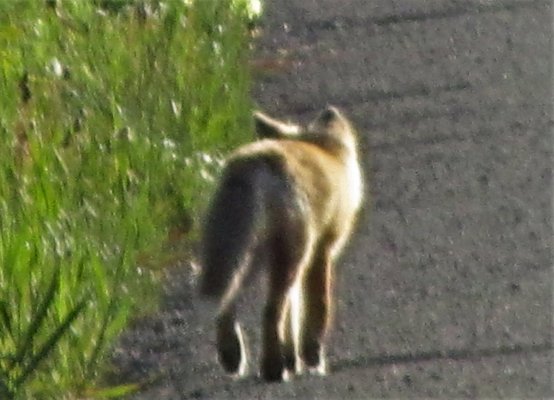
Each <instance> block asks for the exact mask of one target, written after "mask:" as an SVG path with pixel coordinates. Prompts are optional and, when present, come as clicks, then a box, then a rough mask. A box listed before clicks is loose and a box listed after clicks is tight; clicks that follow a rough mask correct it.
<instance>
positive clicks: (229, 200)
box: [199, 106, 363, 382]
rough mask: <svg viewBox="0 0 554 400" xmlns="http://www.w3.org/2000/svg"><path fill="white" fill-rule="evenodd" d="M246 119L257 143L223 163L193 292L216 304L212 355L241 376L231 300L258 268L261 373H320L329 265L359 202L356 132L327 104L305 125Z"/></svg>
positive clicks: (274, 377) (241, 345)
mask: <svg viewBox="0 0 554 400" xmlns="http://www.w3.org/2000/svg"><path fill="white" fill-rule="evenodd" d="M253 118H254V125H255V131H256V134H257V136H258V140H257V141H254V142H251V143H248V144H246V145H243V146H241V147H239V148H238V149H236V150H235V151H234V152H232V153H231V155H230V156H229V157H228V158H227V159H226V162H225V164H224V167H223V170H222V174H221V178H220V180H219V183H218V185H217V186H216V190H215V194H214V195H213V198H212V199H211V203H210V205H209V206H208V211H207V213H206V218H205V221H204V226H203V232H202V234H201V244H200V248H201V254H200V264H201V275H200V282H199V290H200V294H201V296H202V297H204V298H206V299H211V300H214V301H215V303H216V305H217V313H216V315H215V325H216V346H217V355H218V359H219V362H220V364H221V365H222V366H223V368H224V369H225V371H226V372H228V373H229V374H231V375H233V376H236V377H240V376H244V375H245V373H246V367H247V359H246V358H247V357H246V355H247V350H246V348H245V340H244V335H243V333H242V329H241V326H240V324H239V323H238V322H237V311H238V310H237V299H238V297H239V294H240V293H241V291H243V287H244V286H245V281H246V280H247V278H248V277H250V276H252V274H253V273H254V272H256V271H258V270H262V269H264V270H265V272H266V275H267V299H266V301H265V305H264V307H263V316H262V345H261V347H262V349H261V352H262V356H261V366H260V374H261V376H262V378H263V379H264V380H266V381H269V382H277V381H286V380H288V379H289V378H290V377H291V376H292V375H295V374H300V373H302V372H303V371H304V370H305V369H307V370H308V371H309V372H311V373H314V374H319V375H325V374H326V373H327V364H326V359H325V355H326V352H325V350H326V349H325V342H326V338H327V336H328V332H329V330H330V325H331V316H332V307H333V301H332V300H333V297H332V296H333V291H334V290H333V285H334V281H335V279H334V274H335V272H334V266H335V263H336V260H337V258H338V256H339V254H340V253H341V251H342V250H343V248H344V246H345V244H346V243H347V241H348V239H349V237H350V235H351V232H352V229H353V226H354V223H355V220H356V217H357V215H358V212H359V209H360V208H361V205H362V197H363V182H362V173H361V168H360V163H359V160H358V144H357V133H356V131H355V129H354V128H353V125H352V123H351V122H350V121H349V120H348V119H347V118H346V117H345V116H344V115H343V113H342V112H341V111H340V110H339V109H338V108H336V107H334V106H328V107H326V108H325V109H324V110H322V111H321V112H320V113H319V115H318V116H317V117H316V118H315V119H314V120H313V121H312V122H311V123H310V124H308V125H307V126H302V125H299V124H293V123H290V122H284V121H280V120H277V119H274V118H272V117H270V116H268V115H266V114H264V113H262V112H259V111H257V112H255V113H254V114H253Z"/></svg>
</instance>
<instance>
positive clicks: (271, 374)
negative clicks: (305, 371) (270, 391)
mask: <svg viewBox="0 0 554 400" xmlns="http://www.w3.org/2000/svg"><path fill="white" fill-rule="evenodd" d="M261 375H262V378H263V379H264V380H266V381H268V382H287V381H288V380H289V379H290V374H289V372H288V371H287V369H286V368H285V366H284V364H283V362H282V361H281V360H280V359H269V358H266V359H264V361H263V362H262V372H261Z"/></svg>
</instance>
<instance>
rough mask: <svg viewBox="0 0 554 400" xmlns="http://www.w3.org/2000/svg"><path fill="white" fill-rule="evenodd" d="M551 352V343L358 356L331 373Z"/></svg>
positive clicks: (342, 362) (341, 361)
mask: <svg viewBox="0 0 554 400" xmlns="http://www.w3.org/2000/svg"><path fill="white" fill-rule="evenodd" d="M550 350H552V343H550V342H545V343H540V344H514V345H510V346H499V347H495V348H484V349H460V350H431V351H422V352H416V353H406V354H386V355H380V356H379V355H377V356H360V357H357V358H354V359H346V360H339V361H337V362H335V363H334V365H333V368H332V370H333V372H340V371H343V370H348V369H352V368H367V367H375V366H385V365H392V364H411V363H418V362H425V361H435V360H453V361H469V360H478V359H482V358H487V357H495V356H506V355H512V354H529V353H540V352H544V351H550Z"/></svg>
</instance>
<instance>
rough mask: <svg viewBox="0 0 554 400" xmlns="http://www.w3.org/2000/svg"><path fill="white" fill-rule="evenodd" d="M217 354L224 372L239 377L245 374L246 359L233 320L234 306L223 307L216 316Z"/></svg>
mask: <svg viewBox="0 0 554 400" xmlns="http://www.w3.org/2000/svg"><path fill="white" fill-rule="evenodd" d="M216 324H217V326H216V334H217V338H216V339H217V353H218V359H219V362H220V363H221V365H222V366H223V368H224V369H225V371H227V372H228V373H230V374H232V375H234V376H237V377H240V376H243V375H244V374H245V373H246V367H247V359H246V346H245V343H244V337H243V334H242V330H241V328H240V325H239V323H238V322H237V321H236V319H235V305H234V303H233V304H230V305H228V306H227V307H225V308H224V309H223V310H221V311H220V313H219V314H218V316H217V321H216Z"/></svg>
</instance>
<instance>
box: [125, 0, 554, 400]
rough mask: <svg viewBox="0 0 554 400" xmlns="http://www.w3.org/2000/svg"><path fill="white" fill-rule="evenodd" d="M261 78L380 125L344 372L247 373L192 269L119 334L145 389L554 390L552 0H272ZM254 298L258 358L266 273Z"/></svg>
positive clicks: (344, 294)
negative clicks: (231, 355) (156, 309)
mask: <svg viewBox="0 0 554 400" xmlns="http://www.w3.org/2000/svg"><path fill="white" fill-rule="evenodd" d="M265 3H266V8H267V10H266V14H265V18H264V21H263V24H262V26H263V36H262V37H261V38H260V39H259V42H258V50H257V59H258V60H261V61H262V63H261V64H263V65H265V67H263V68H261V69H260V71H259V74H258V76H257V80H256V85H255V90H254V97H255V99H256V100H257V102H258V105H259V107H260V108H262V109H264V110H266V111H267V112H269V113H272V114H274V115H276V116H284V117H288V118H290V119H300V120H302V121H307V120H309V119H310V118H312V117H313V116H314V115H315V113H316V112H317V111H318V110H319V109H320V108H322V107H323V106H325V105H326V104H334V105H337V106H339V107H341V108H342V109H343V110H344V111H345V112H346V113H347V114H348V115H350V116H351V118H352V119H353V120H354V121H355V123H356V125H357V126H358V128H359V131H360V141H361V148H362V158H363V163H364V166H365V171H366V176H367V188H368V194H369V195H368V196H367V205H366V207H365V210H364V213H363V214H362V216H361V218H360V221H359V224H358V229H357V232H356V235H355V238H354V239H353V241H352V243H351V244H350V246H349V247H348V249H347V250H346V252H345V254H344V256H343V258H342V260H341V262H340V265H339V267H338V275H339V278H338V287H337V295H338V300H337V310H336V318H335V329H334V331H333V334H332V337H331V340H330V348H329V362H330V369H331V373H330V375H329V376H327V377H325V378H318V377H301V378H299V379H296V380H294V381H293V382H291V383H288V384H271V385H268V384H265V383H262V382H261V381H260V380H258V379H257V378H255V377H254V375H252V377H250V378H247V379H245V380H241V381H233V380H231V379H229V378H227V377H225V376H224V375H223V374H222V373H221V371H220V369H219V366H218V365H217V364H216V362H215V355H214V354H215V353H214V349H213V336H214V335H213V332H212V331H211V329H209V326H207V325H206V317H205V314H206V306H205V305H204V304H202V303H200V302H198V299H197V298H196V297H195V294H194V292H193V283H192V282H191V279H190V271H189V270H188V269H187V268H186V265H185V266H183V267H182V268H176V269H175V270H174V272H173V274H174V275H173V276H172V278H171V279H170V280H169V282H168V295H167V299H166V304H165V306H164V308H163V309H162V310H161V311H160V313H158V314H157V315H155V316H152V317H151V318H147V319H145V320H141V321H137V323H136V326H135V327H134V328H133V329H132V330H131V331H129V332H128V333H127V334H126V335H125V336H124V338H123V339H122V342H121V344H120V346H119V347H118V348H117V349H116V352H115V362H116V365H117V366H118V367H119V369H120V372H121V376H122V377H123V378H124V379H125V380H130V381H133V380H135V381H136V380H145V379H148V378H149V377H150V378H153V381H152V382H151V383H150V384H149V385H147V386H146V387H145V390H144V391H143V392H142V393H140V394H138V395H135V396H134V397H133V398H134V399H188V398H206V399H231V398H241V399H249V398H256V399H278V398H287V399H288V398H298V399H343V398H349V399H358V398H359V399H362V398H363V399H366V398H384V397H387V398H415V397H433V398H467V397H470V398H481V397H486V398H525V399H527V398H552V397H554V390H553V376H554V375H553V363H552V359H553V351H552V340H553V338H552V333H553V319H552V315H553V298H552V295H553V269H552V266H553V240H552V238H553V229H552V227H553V225H552V223H553V220H552V213H553V202H552V198H553V196H552V195H553V194H552V184H553V179H552V165H553V163H552V161H553V158H552V155H553V141H552V128H553V119H552V110H553V108H552V107H553V103H552V77H553V74H552V72H553V71H552V52H553V42H552V6H551V2H550V1H543V0H542V1H541V0H536V1H532V0H520V1H516V0H459V1H458V0H280V1H269V0H268V1H266V2H265ZM252 292H253V293H252V294H251V295H250V296H249V297H248V298H247V299H246V300H245V303H246V304H245V307H244V314H245V316H246V318H245V321H246V323H247V329H246V333H247V336H248V338H249V343H250V345H251V350H252V353H253V354H252V357H253V358H254V360H253V361H254V362H255V364H254V365H253V369H254V371H252V374H254V372H255V365H256V364H257V354H258V353H257V351H258V345H259V323H258V322H257V316H258V315H259V311H260V309H259V307H256V305H257V304H260V301H261V299H260V298H259V297H257V296H258V295H259V293H257V292H259V290H253V291H252Z"/></svg>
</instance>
